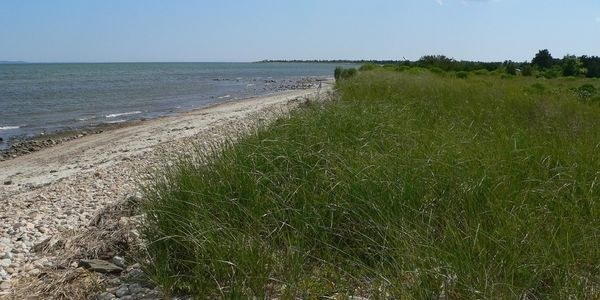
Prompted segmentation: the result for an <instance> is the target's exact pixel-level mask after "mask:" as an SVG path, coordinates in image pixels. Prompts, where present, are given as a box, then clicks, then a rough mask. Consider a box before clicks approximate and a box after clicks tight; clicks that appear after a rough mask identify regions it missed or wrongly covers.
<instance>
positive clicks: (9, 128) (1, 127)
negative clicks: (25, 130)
mask: <svg viewBox="0 0 600 300" xmlns="http://www.w3.org/2000/svg"><path fill="white" fill-rule="evenodd" d="M19 128H21V127H20V126H0V130H13V129H19Z"/></svg>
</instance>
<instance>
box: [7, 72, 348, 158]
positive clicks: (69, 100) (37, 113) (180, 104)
mask: <svg viewBox="0 0 600 300" xmlns="http://www.w3.org/2000/svg"><path fill="white" fill-rule="evenodd" d="M338 65H340V64H326V63H98V64H76V63H73V64H0V138H2V139H3V140H4V142H2V143H0V148H2V146H4V147H6V145H7V142H8V141H10V140H11V139H14V138H15V137H19V138H23V137H33V136H37V135H39V134H40V133H52V132H57V131H62V130H71V129H80V128H85V127H91V126H95V125H98V124H102V123H118V122H126V121H130V120H136V119H143V118H155V117H159V116H164V115H170V114H175V113H178V112H181V111H186V110H190V109H194V108H199V107H203V106H207V105H210V104H214V103H218V102H223V101H228V100H235V99H244V98H250V97H254V96H260V95H267V94H272V93H277V92H281V91H283V90H287V89H290V88H292V87H293V86H294V85H296V84H297V82H298V81H299V80H302V79H303V78H307V77H309V78H319V79H322V78H328V77H333V71H334V68H335V67H336V66H338ZM341 66H344V65H341Z"/></svg>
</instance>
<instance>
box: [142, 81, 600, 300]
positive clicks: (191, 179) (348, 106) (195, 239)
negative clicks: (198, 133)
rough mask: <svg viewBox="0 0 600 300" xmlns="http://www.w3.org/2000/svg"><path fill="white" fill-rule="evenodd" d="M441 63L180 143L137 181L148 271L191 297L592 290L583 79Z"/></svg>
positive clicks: (594, 170)
mask: <svg viewBox="0 0 600 300" xmlns="http://www.w3.org/2000/svg"><path fill="white" fill-rule="evenodd" d="M457 77H459V78H454V77H451V76H446V77H442V76H438V75H435V74H432V73H430V72H426V71H421V70H413V71H408V72H393V71H381V70H380V71H376V72H375V71H365V72H359V73H358V74H357V75H355V76H353V77H352V78H349V79H347V80H343V81H339V82H338V86H337V88H338V91H339V94H340V99H339V100H337V101H334V102H331V103H327V104H311V105H308V106H307V107H305V108H304V109H302V110H299V111H296V112H294V113H293V114H292V115H291V116H289V117H285V118H281V119H279V120H278V121H276V122H275V123H273V124H271V125H270V126H269V127H267V128H261V129H260V130H257V131H256V132H255V133H253V134H251V135H248V136H244V137H239V138H237V139H236V142H235V144H234V143H226V144H223V145H215V146H214V147H212V148H211V149H212V151H211V152H210V153H206V152H205V151H204V150H200V149H197V150H195V152H194V151H193V150H191V151H192V152H193V153H192V155H191V156H188V157H187V158H182V159H180V160H179V161H177V162H176V163H174V164H172V166H171V167H169V168H166V169H165V170H163V171H162V172H161V173H160V174H157V176H156V179H155V181H154V182H153V184H151V185H150V186H147V187H146V192H145V196H146V198H147V199H148V200H147V202H146V203H145V207H144V210H145V212H146V214H147V221H146V223H145V225H144V228H143V231H142V233H143V237H144V238H145V239H146V240H147V241H149V242H150V243H149V244H148V246H147V254H148V256H149V258H150V262H149V263H148V264H147V265H146V269H147V271H148V273H149V275H150V277H151V278H153V280H154V281H155V282H156V283H158V284H159V285H160V286H162V287H163V288H164V289H165V290H167V291H168V292H170V293H173V294H179V293H182V294H191V295H196V296H198V297H207V296H208V297H211V296H215V297H232V298H233V297H249V296H257V297H267V298H268V297H285V298H290V297H320V296H327V297H338V298H339V297H344V296H366V297H372V298H389V297H391V298H399V297H405V298H406V297H408V298H434V297H442V296H445V297H450V298H528V299H536V298H546V297H553V298H568V297H574V298H594V297H598V295H599V291H600V284H599V283H600V265H599V263H598V262H600V250H599V249H600V236H599V234H600V227H599V226H598V224H599V219H598V218H599V216H600V204H599V203H598V201H599V199H600V188H599V185H600V155H598V153H600V106H599V105H594V104H589V103H583V102H581V101H579V99H578V96H577V95H576V94H575V93H573V92H572V90H571V88H577V87H579V86H581V84H582V83H583V82H584V81H585V82H587V81H586V80H583V79H578V80H576V81H574V82H569V81H561V80H560V79H552V80H546V79H536V78H533V77H522V78H519V79H515V80H500V79H499V76H491V75H484V76H477V75H471V76H466V77H462V76H458V73H457ZM541 82H544V83H543V84H542V83H541ZM547 86H552V87H553V88H552V90H551V92H550V91H549V90H548V91H547V89H546V87H547Z"/></svg>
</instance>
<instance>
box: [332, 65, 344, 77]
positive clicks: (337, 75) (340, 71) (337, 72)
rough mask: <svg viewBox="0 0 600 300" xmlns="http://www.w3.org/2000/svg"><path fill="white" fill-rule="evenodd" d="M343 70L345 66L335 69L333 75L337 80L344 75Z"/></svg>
mask: <svg viewBox="0 0 600 300" xmlns="http://www.w3.org/2000/svg"><path fill="white" fill-rule="evenodd" d="M343 70H344V68H342V67H336V68H335V71H333V77H335V80H339V79H340V78H341V77H342V71H343Z"/></svg>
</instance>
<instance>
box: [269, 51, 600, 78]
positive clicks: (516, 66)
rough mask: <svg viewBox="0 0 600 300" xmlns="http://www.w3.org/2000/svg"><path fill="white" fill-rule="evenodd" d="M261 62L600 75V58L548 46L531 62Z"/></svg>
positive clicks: (438, 58) (441, 58) (437, 57)
mask: <svg viewBox="0 0 600 300" xmlns="http://www.w3.org/2000/svg"><path fill="white" fill-rule="evenodd" d="M262 62H304V63H353V64H361V65H368V64H373V65H389V66H391V65H395V66H405V67H421V68H427V69H436V70H443V71H453V72H471V71H478V70H487V71H490V72H493V71H496V72H505V73H508V74H510V75H517V74H520V75H523V76H538V77H547V78H556V77H560V76H581V77H595V78H600V57H598V56H587V55H583V56H575V55H566V56H564V57H563V58H554V57H552V55H551V54H550V51H548V50H547V49H544V50H540V51H539V52H538V53H537V54H535V56H534V57H533V59H532V60H531V61H530V62H528V61H527V62H514V61H510V60H507V61H504V62H479V61H466V60H455V59H453V58H449V57H446V56H444V55H426V56H423V57H421V58H420V59H419V60H417V61H409V60H264V61H262Z"/></svg>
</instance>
